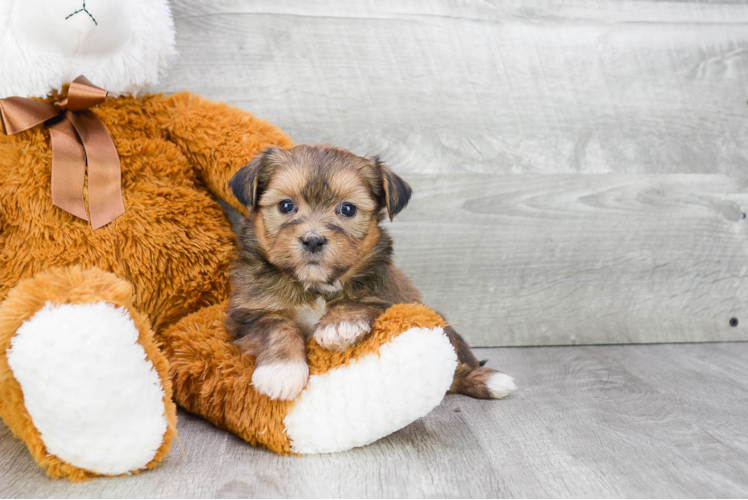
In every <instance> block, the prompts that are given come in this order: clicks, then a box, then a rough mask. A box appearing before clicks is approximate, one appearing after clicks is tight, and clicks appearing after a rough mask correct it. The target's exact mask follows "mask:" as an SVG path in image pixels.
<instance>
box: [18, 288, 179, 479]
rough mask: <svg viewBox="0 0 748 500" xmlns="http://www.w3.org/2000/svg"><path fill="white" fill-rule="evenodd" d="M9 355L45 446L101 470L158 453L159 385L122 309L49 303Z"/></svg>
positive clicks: (162, 421) (124, 468) (116, 470)
mask: <svg viewBox="0 0 748 500" xmlns="http://www.w3.org/2000/svg"><path fill="white" fill-rule="evenodd" d="M7 355H8V365H9V366H10V368H11V370H12V371H13V375H14V377H15V379H16V380H17V381H18V383H19V384H20V385H21V390H22V391H23V398H24V405H25V406H26V410H27V411H28V412H29V414H30V415H31V419H32V421H33V423H34V425H35V426H36V428H37V429H38V430H39V433H40V434H41V437H42V440H43V441H44V445H45V446H46V448H47V451H48V452H49V453H51V454H54V455H56V456H57V457H59V458H60V459H62V460H64V461H65V462H68V463H70V464H72V465H75V466H77V467H81V468H83V469H88V470H91V471H94V472H98V473H100V474H123V473H127V472H129V471H133V470H137V469H141V468H143V467H144V466H145V465H146V464H147V463H148V462H150V461H151V460H152V459H153V457H154V456H155V455H156V451H157V450H158V448H159V446H161V443H162V442H163V436H164V433H165V432H166V426H167V423H166V417H165V416H164V413H165V408H164V402H163V397H164V391H163V388H162V386H161V380H160V378H159V376H158V373H157V372H156V371H155V369H154V368H153V364H152V363H151V362H150V361H148V360H146V359H145V357H146V355H145V350H144V349H143V346H142V345H140V344H139V343H138V330H137V329H136V328H135V324H134V323H133V321H132V318H131V317H130V315H129V314H128V313H127V311H125V310H124V309H118V308H115V307H114V306H113V305H111V304H107V303H101V302H99V303H93V304H65V305H61V306H55V305H53V304H52V303H51V302H49V303H47V305H46V306H45V307H44V308H42V309H41V310H39V311H38V312H37V313H36V314H35V315H34V316H33V317H32V318H31V319H29V320H28V321H26V322H24V323H23V324H22V325H21V327H20V328H19V329H18V331H17V332H16V336H15V337H13V339H12V340H11V348H10V349H8V351H7Z"/></svg>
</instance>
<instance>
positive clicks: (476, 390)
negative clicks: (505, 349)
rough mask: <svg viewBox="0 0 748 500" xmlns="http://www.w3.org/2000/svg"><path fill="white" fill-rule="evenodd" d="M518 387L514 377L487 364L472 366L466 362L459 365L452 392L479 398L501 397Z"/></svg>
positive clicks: (450, 390) (450, 389) (451, 388)
mask: <svg viewBox="0 0 748 500" xmlns="http://www.w3.org/2000/svg"><path fill="white" fill-rule="evenodd" d="M515 389H517V386H516V385H515V383H514V379H513V378H512V377H510V376H509V375H507V374H506V373H501V372H500V371H498V370H494V369H493V368H488V367H487V366H479V367H478V368H472V367H470V366H468V365H466V364H464V363H460V364H459V365H457V370H456V371H455V378H454V380H453V381H452V386H451V387H450V388H449V393H450V394H465V395H466V396H470V397H473V398H478V399H500V398H503V397H504V396H507V395H508V394H509V393H510V392H512V391H513V390H515Z"/></svg>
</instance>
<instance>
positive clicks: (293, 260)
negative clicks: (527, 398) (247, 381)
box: [226, 145, 515, 400]
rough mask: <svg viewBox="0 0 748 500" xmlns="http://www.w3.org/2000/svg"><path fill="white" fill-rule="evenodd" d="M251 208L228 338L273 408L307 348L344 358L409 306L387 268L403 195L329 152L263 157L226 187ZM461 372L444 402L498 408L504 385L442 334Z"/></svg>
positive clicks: (297, 374) (406, 194)
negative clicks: (489, 401)
mask: <svg viewBox="0 0 748 500" xmlns="http://www.w3.org/2000/svg"><path fill="white" fill-rule="evenodd" d="M230 186H231V189H232V191H233V192H234V195H235V196H236V198H237V199H238V200H239V202H240V203H242V204H243V205H245V206H246V207H247V208H249V209H250V210H249V215H248V216H247V217H246V219H245V220H244V223H243V225H242V229H241V235H240V251H239V256H238V258H237V260H236V262H235V264H234V266H233V269H232V272H231V279H232V285H233V290H232V294H231V299H230V305H229V311H228V316H227V320H226V326H227V329H228V331H229V333H230V334H231V335H232V336H233V337H234V339H235V340H234V344H235V345H236V346H238V347H239V348H240V349H241V351H242V352H243V353H245V354H247V355H249V356H254V357H255V358H256V360H257V364H256V368H255V371H254V374H253V381H252V384H253V385H254V386H255V388H256V389H257V390H258V391H259V392H260V393H262V394H265V395H267V396H269V397H270V398H272V399H281V400H292V399H294V398H295V397H296V396H297V395H298V394H299V393H300V392H301V390H302V389H303V388H304V386H305V385H306V382H307V378H308V377H309V368H308V366H307V358H306V349H305V342H306V340H307V339H308V338H309V337H310V336H313V337H314V338H315V340H316V341H317V342H318V343H319V344H320V345H321V346H322V347H324V348H326V349H331V350H335V351H343V350H345V349H347V348H348V347H350V346H351V345H353V344H355V343H356V342H358V341H359V340H360V339H362V338H363V337H364V336H365V335H366V334H367V333H369V331H370V330H371V326H372V324H373V323H374V320H375V319H376V318H377V317H378V316H379V315H380V314H382V313H383V312H384V311H385V310H386V309H387V308H389V307H390V306H391V305H393V304H398V303H413V302H419V301H420V300H421V296H420V294H419V292H418V290H416V289H415V287H414V286H413V284H412V283H411V282H410V280H409V279H408V278H407V277H406V276H405V275H404V274H403V273H402V272H401V271H400V270H399V269H397V268H396V267H395V266H394V265H393V263H392V240H391V239H390V236H389V235H388V234H387V232H386V231H385V230H384V229H383V228H382V227H380V225H379V223H380V222H382V220H383V219H384V217H385V212H386V214H387V215H388V216H389V218H390V220H392V218H393V217H395V215H397V214H398V213H399V212H400V211H401V210H402V209H403V208H405V206H406V205H407V204H408V200H409V199H410V195H411V189H410V186H408V184H407V183H406V182H405V181H403V180H402V179H401V178H400V177H398V176H397V175H395V174H394V173H393V172H392V171H391V170H390V169H389V168H388V167H387V166H385V165H384V164H382V162H380V161H379V159H378V158H376V157H374V158H368V157H367V158H362V157H360V156H356V155H354V154H353V153H351V152H349V151H346V150H344V149H340V148H335V147H332V146H327V145H314V146H309V145H302V146H297V147H294V148H292V149H289V150H282V149H279V148H269V149H266V150H265V151H263V152H262V153H260V154H259V155H258V156H257V157H256V158H255V159H253V160H252V162H250V163H249V164H248V165H246V166H244V167H243V168H242V169H241V170H239V171H238V172H237V173H236V175H234V177H233V178H232V179H231V182H230ZM445 333H446V334H447V335H448V336H449V339H450V341H451V342H452V345H453V346H454V348H455V350H456V351H457V356H458V360H459V364H458V367H457V370H456V372H455V375H454V381H453V383H452V386H451V388H450V392H455V393H461V394H467V395H468V396H472V397H475V398H500V397H503V396H505V395H507V394H508V393H509V392H510V391H511V390H513V389H514V388H515V386H514V383H513V382H512V378H511V377H509V376H508V375H505V374H503V373H500V372H497V371H496V370H493V369H491V368H487V367H484V366H482V365H483V363H480V362H478V360H477V359H476V358H475V356H474V355H473V353H472V351H471V350H470V348H469V347H468V345H467V344H466V343H465V341H464V340H463V339H462V337H460V336H459V335H458V334H457V332H455V331H454V330H453V329H452V328H451V327H446V328H445Z"/></svg>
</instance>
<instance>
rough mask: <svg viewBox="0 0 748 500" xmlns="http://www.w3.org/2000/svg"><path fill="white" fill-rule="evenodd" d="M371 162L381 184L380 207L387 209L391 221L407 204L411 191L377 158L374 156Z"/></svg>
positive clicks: (408, 186) (405, 183) (406, 184)
mask: <svg viewBox="0 0 748 500" xmlns="http://www.w3.org/2000/svg"><path fill="white" fill-rule="evenodd" d="M371 160H372V161H373V163H374V168H375V170H376V171H378V175H379V179H378V180H379V182H381V183H382V184H381V186H382V190H381V193H382V200H381V201H382V205H383V206H385V207H387V215H389V217H390V221H391V220H392V219H394V218H395V216H396V215H397V214H399V213H400V212H401V211H402V209H403V208H405V206H406V205H407V204H408V201H410V195H411V194H412V193H413V190H412V189H411V188H410V185H408V183H407V182H405V181H404V180H402V178H400V176H399V175H397V174H395V173H394V172H393V171H392V170H390V168H389V167H388V166H387V165H385V164H384V163H382V160H380V159H379V157H378V156H374V157H373V158H371Z"/></svg>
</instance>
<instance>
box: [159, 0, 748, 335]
mask: <svg viewBox="0 0 748 500" xmlns="http://www.w3.org/2000/svg"><path fill="white" fill-rule="evenodd" d="M172 6H173V10H174V14H175V18H176V25H177V30H178V47H179V50H180V52H181V57H180V59H179V62H178V63H177V65H176V67H175V68H174V69H173V70H172V72H171V76H170V78H169V79H168V80H167V81H166V82H164V83H163V85H162V86H161V87H159V89H158V90H162V91H167V92H170V91H177V90H181V89H185V88H186V89H191V90H193V91H195V92H198V93H201V94H203V95H205V96H207V97H210V98H213V99H217V100H224V101H228V102H231V103H233V104H236V105H238V106H240V107H242V108H244V109H246V110H248V111H251V112H253V113H255V114H257V115H258V116H261V117H263V118H266V119H268V120H270V121H272V122H274V123H276V124H278V125H279V126H281V127H282V128H284V129H285V130H286V131H288V132H289V133H290V134H291V136H292V137H293V138H294V139H295V140H296V142H298V143H304V142H309V143H318V142H326V143H331V144H335V145H339V146H343V147H346V148H349V149H351V150H352V151H354V152H356V153H359V154H365V153H371V154H380V155H381V156H382V157H383V158H384V159H385V160H387V161H388V162H389V163H390V165H391V166H392V167H393V169H395V171H397V172H399V173H401V174H402V175H403V177H405V178H406V179H407V180H409V181H410V182H411V184H412V185H413V187H414V188H415V192H416V195H415V196H414V198H413V200H412V202H411V205H410V206H409V207H408V209H406V210H405V211H404V212H403V214H402V216H401V217H400V218H398V219H396V221H395V223H394V224H393V226H392V232H393V233H394V234H395V238H396V251H397V262H398V263H399V264H400V265H401V266H402V268H403V269H404V270H405V271H406V272H407V273H408V274H410V276H411V277H412V278H413V279H414V281H415V282H416V284H417V285H418V286H419V287H420V289H421V290H422V292H423V294H424V297H425V300H426V302H427V303H429V304H430V305H432V306H433V307H435V308H436V309H438V310H440V311H441V312H443V313H444V314H446V316H447V317H448V319H450V320H451V321H452V322H453V323H454V324H455V325H456V326H457V327H458V329H459V330H460V331H461V332H462V333H463V334H464V335H465V336H466V338H467V339H468V340H469V341H470V342H471V343H472V344H474V345H481V346H498V345H508V346H516V345H552V344H578V343H627V342H681V341H702V340H748V310H747V307H746V300H745V299H746V297H748V279H747V275H748V240H747V239H746V236H747V235H748V220H747V219H744V218H742V217H743V215H742V214H744V213H745V212H746V211H748V146H747V144H748V106H746V100H748V5H746V3H745V2H742V1H736V2H730V1H711V2H697V1H679V2H670V1H618V0H588V1H571V2H556V1H551V0H533V1H503V2H502V1H478V0H463V1H458V0H411V1H401V0H378V1H376V2H373V1H347V0H345V1H344V0H308V1H305V2H278V1H270V0H253V1H240V0H223V1H211V2H207V1H202V0H174V1H172ZM732 318H736V319H737V320H738V326H736V327H732V326H730V320H731V319H732Z"/></svg>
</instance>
